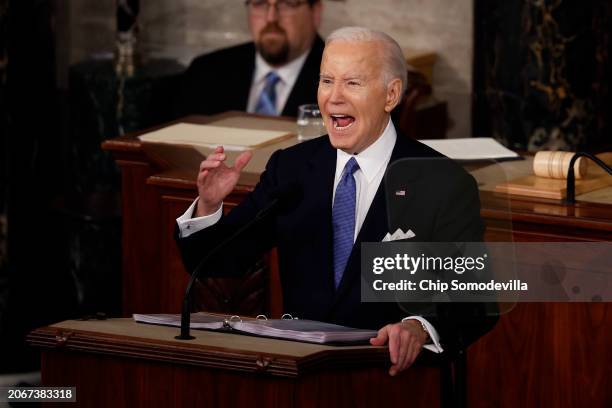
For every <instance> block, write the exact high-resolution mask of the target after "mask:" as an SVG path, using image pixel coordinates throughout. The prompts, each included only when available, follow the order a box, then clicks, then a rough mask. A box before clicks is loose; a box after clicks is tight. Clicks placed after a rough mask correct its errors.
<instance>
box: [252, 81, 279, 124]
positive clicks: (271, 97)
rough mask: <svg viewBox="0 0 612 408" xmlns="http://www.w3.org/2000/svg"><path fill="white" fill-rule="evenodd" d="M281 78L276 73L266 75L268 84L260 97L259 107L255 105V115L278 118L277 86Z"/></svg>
mask: <svg viewBox="0 0 612 408" xmlns="http://www.w3.org/2000/svg"><path fill="white" fill-rule="evenodd" d="M279 80H280V77H279V76H278V75H277V74H276V72H274V71H270V72H268V74H267V75H266V83H265V85H264V88H263V89H262V91H261V94H260V95H259V99H258V100H257V105H255V113H259V114H261V115H270V116H276V115H278V114H277V113H276V84H277V82H278V81H279Z"/></svg>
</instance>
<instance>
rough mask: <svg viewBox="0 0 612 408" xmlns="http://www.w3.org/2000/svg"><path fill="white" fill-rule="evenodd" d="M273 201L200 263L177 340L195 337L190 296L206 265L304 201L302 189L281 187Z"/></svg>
mask: <svg viewBox="0 0 612 408" xmlns="http://www.w3.org/2000/svg"><path fill="white" fill-rule="evenodd" d="M270 196H271V197H272V200H270V202H269V203H268V204H267V205H266V206H265V207H264V208H262V209H261V210H259V211H258V212H257V214H256V215H255V218H253V219H252V220H250V221H249V222H247V223H246V224H244V225H243V226H242V227H240V228H239V229H238V230H237V231H236V232H234V233H233V234H232V235H230V236H229V237H227V238H226V239H225V240H223V241H222V242H221V243H220V244H219V245H217V246H216V247H214V248H213V249H212V250H211V251H210V252H209V253H208V254H207V255H206V256H204V258H202V260H201V261H200V262H199V263H198V265H197V266H196V267H195V269H194V270H193V273H192V274H191V279H189V283H188V284H187V288H186V289H185V296H184V297H183V308H182V311H181V334H180V335H178V336H176V337H175V339H177V340H192V339H195V337H193V336H191V335H190V334H189V329H190V327H189V326H190V321H191V314H190V313H189V312H190V310H189V309H190V307H189V306H190V302H189V300H190V298H191V297H190V295H191V290H192V288H193V285H194V284H195V281H196V280H197V279H198V277H199V276H200V273H201V272H202V270H203V269H204V265H205V264H206V263H207V262H208V261H209V260H210V259H211V258H212V257H213V256H216V255H217V254H219V253H220V252H221V251H223V250H224V249H225V248H226V247H227V246H228V245H229V244H230V243H232V242H233V241H235V240H236V238H238V237H240V236H241V235H242V234H244V233H245V232H246V231H247V230H249V229H251V228H252V227H253V226H254V225H256V224H257V223H258V222H259V221H261V220H263V219H265V218H267V217H269V216H270V215H272V214H277V213H283V212H286V211H289V210H291V209H292V208H294V207H295V206H296V205H297V204H298V203H299V202H300V200H301V199H302V189H301V187H300V186H299V184H297V183H290V184H287V185H284V186H281V187H279V188H277V189H275V190H273V191H272V192H271V193H270Z"/></svg>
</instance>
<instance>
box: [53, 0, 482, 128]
mask: <svg viewBox="0 0 612 408" xmlns="http://www.w3.org/2000/svg"><path fill="white" fill-rule="evenodd" d="M64 1H69V2H70V3H71V4H72V5H71V10H72V13H73V14H72V15H73V20H72V22H71V27H72V29H71V31H72V33H73V36H72V43H73V45H72V46H71V49H73V51H72V54H71V55H70V58H69V60H70V61H72V62H75V61H77V60H79V59H81V58H83V57H85V55H84V54H85V53H86V52H100V51H112V49H113V44H112V30H109V27H113V18H114V15H113V10H112V6H113V4H114V0H97V1H96V0H64ZM323 3H324V17H323V23H322V27H321V34H322V35H323V36H325V35H327V34H329V33H330V32H331V31H333V30H334V29H336V28H338V27H342V26H346V25H364V26H369V27H372V28H376V29H380V30H384V31H386V32H388V33H389V34H390V35H392V36H393V37H394V38H395V39H396V40H397V41H398V42H399V43H400V45H401V46H402V47H407V48H413V49H426V50H432V51H435V52H436V53H437V54H438V61H437V63H436V65H435V68H434V90H435V93H436V95H437V96H438V97H439V98H440V99H444V100H447V101H448V102H449V110H450V116H451V120H452V123H453V124H452V128H451V129H450V130H449V137H469V136H471V124H470V117H471V90H472V53H473V40H472V38H473V29H472V26H473V0H455V1H452V2H451V1H447V0H378V1H376V2H372V1H370V0H344V1H328V0H325V1H324V2H323ZM77 15H82V16H84V18H75V17H77ZM139 23H140V27H141V33H140V49H141V50H142V51H143V53H144V54H145V55H149V56H163V57H172V58H176V59H178V60H179V61H181V62H182V63H184V64H188V63H189V61H190V60H191V59H192V58H193V57H194V56H195V55H198V54H201V53H204V52H207V51H210V50H213V49H217V48H222V47H225V46H229V45H233V44H237V43H240V42H243V41H247V40H249V38H250V36H249V33H248V30H247V26H246V10H245V7H244V5H243V1H242V0H146V1H144V0H143V1H142V2H141V15H140V17H139ZM84 33H91V34H88V35H84Z"/></svg>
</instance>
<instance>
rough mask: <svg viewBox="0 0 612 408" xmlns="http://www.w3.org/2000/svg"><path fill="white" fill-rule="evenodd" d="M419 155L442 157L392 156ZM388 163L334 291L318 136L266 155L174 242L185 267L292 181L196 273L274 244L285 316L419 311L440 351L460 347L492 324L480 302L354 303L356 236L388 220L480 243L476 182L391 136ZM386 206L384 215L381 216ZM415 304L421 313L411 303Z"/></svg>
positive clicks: (240, 261) (349, 318)
mask: <svg viewBox="0 0 612 408" xmlns="http://www.w3.org/2000/svg"><path fill="white" fill-rule="evenodd" d="M428 157H435V158H439V159H440V162H441V163H442V164H441V167H440V166H438V165H436V167H437V168H438V170H440V169H441V170H442V171H431V169H428V168H427V166H425V167H424V166H422V165H420V164H418V163H419V162H418V161H415V162H414V163H416V164H411V163H412V162H410V161H402V160H401V159H403V158H428ZM389 166H400V167H403V168H402V170H401V171H400V172H399V173H398V172H393V173H387V176H386V180H383V182H381V185H380V187H379V189H378V191H377V193H376V195H375V197H374V200H373V202H372V204H371V206H370V209H369V211H368V213H367V216H366V218H365V221H364V223H363V225H362V227H361V230H360V232H359V235H358V237H357V240H356V243H355V245H354V247H353V251H352V253H351V255H350V257H349V260H348V263H347V267H346V270H345V272H344V275H343V278H342V281H341V283H340V286H339V288H338V289H337V290H336V289H334V284H333V266H332V265H333V263H332V260H333V244H332V222H331V214H332V211H331V208H332V190H333V184H334V174H335V168H336V150H335V149H334V148H333V147H332V145H331V144H330V141H329V138H328V137H327V136H323V137H320V138H317V139H314V140H312V141H309V142H305V143H301V144H299V145H296V146H293V147H291V148H288V149H286V150H279V151H277V152H275V153H274V154H273V155H272V157H271V158H270V160H269V162H268V164H267V166H266V170H265V172H264V173H263V174H262V176H261V180H260V182H259V184H258V185H257V186H256V187H255V190H254V191H253V192H252V193H250V194H249V195H248V196H247V198H246V199H245V200H244V201H243V202H242V203H241V204H240V205H239V206H237V207H236V208H234V209H233V210H232V211H231V212H230V213H229V214H228V215H227V216H224V217H223V218H222V219H221V221H219V223H217V224H215V225H214V226H211V227H209V228H207V229H205V230H202V231H199V232H197V233H195V234H193V235H191V236H189V237H187V238H183V239H178V244H179V247H180V249H181V252H182V255H183V259H184V262H185V264H186V267H187V269H188V270H190V271H192V270H193V269H194V268H195V266H196V265H197V263H198V261H199V260H200V259H201V258H202V257H203V255H204V254H205V253H206V250H207V249H208V250H210V249H211V248H213V247H214V246H215V244H216V243H218V242H220V239H221V238H222V237H226V236H228V235H229V234H231V233H232V232H233V231H235V230H236V229H237V228H238V227H239V226H241V225H243V224H244V223H246V222H247V221H249V220H251V219H253V218H254V216H255V214H257V212H258V211H259V210H260V209H261V208H263V207H264V206H265V205H266V204H267V203H269V201H270V200H271V197H270V193H271V192H272V191H274V190H275V189H276V188H277V187H278V186H283V185H287V184H290V183H297V184H298V185H299V186H301V189H302V191H303V198H302V199H301V200H300V201H299V203H298V204H297V205H295V206H294V207H293V208H291V209H288V210H286V211H284V212H283V213H281V214H279V215H277V216H274V217H270V218H268V219H266V220H264V221H262V222H261V223H260V224H258V226H257V227H255V228H253V229H252V230H251V231H250V232H249V233H247V234H246V235H245V236H244V238H243V239H241V240H240V241H239V242H237V243H236V245H235V246H233V247H231V248H229V249H228V250H227V252H226V253H225V254H224V255H223V256H221V257H220V259H222V261H219V262H218V263H216V264H214V265H213V264H211V265H209V267H207V269H206V272H207V273H212V274H213V275H226V276H227V275H230V274H239V273H240V271H241V270H244V268H245V267H246V266H247V265H248V263H249V262H251V260H252V259H254V258H255V257H256V256H258V255H260V254H261V253H262V252H263V251H265V250H268V249H270V248H272V247H274V246H277V247H278V256H279V266H280V273H281V283H282V288H283V301H284V312H285V313H291V314H292V315H293V316H298V317H300V318H307V319H314V320H322V321H328V322H331V323H337V324H342V325H347V326H352V327H362V328H370V329H379V328H381V327H382V326H384V325H385V324H388V323H395V322H398V321H400V320H401V318H403V317H406V316H409V315H411V314H420V315H424V316H425V317H426V318H427V319H428V320H429V321H430V322H431V323H432V324H433V325H434V327H436V329H437V330H438V332H439V334H440V337H441V340H442V342H443V345H444V347H445V348H446V349H447V350H448V351H449V353H445V354H447V355H448V354H451V353H452V352H453V351H454V350H458V349H460V348H463V347H465V346H467V345H468V344H469V343H471V342H472V341H473V340H474V339H476V338H477V337H478V336H480V335H482V334H483V333H484V332H486V331H487V330H489V329H490V328H491V327H492V325H493V324H494V323H495V321H496V319H495V318H492V319H490V318H486V317H484V316H483V309H482V308H483V306H484V305H480V304H478V305H476V304H463V305H458V304H433V305H432V304H421V305H420V306H419V305H414V304H412V305H408V306H406V305H398V304H395V303H362V302H361V298H360V295H361V292H360V279H359V276H360V257H361V247H360V243H361V242H368V241H369V242H380V241H381V240H382V239H383V237H384V236H385V235H386V234H387V232H394V231H395V230H396V229H397V228H398V227H401V228H402V229H403V230H404V231H406V230H407V229H411V230H412V231H413V232H414V233H415V234H416V237H415V239H416V240H417V241H419V242H435V241H442V242H471V241H480V240H482V235H483V230H484V227H483V222H482V220H481V218H480V203H479V196H478V189H477V186H476V183H475V181H474V179H473V178H472V177H471V176H470V175H468V174H467V173H466V172H465V171H464V170H463V169H462V168H461V167H460V166H458V165H457V164H456V163H455V162H453V161H451V160H449V159H445V158H444V157H442V156H441V155H440V154H439V153H437V152H435V151H434V150H432V149H430V148H428V147H427V146H425V145H423V144H421V143H419V142H417V141H415V140H413V139H409V138H407V137H405V136H403V135H401V134H398V138H397V142H396V145H395V147H394V149H393V153H392V156H391V162H390V165H389ZM406 171H407V172H408V174H406ZM390 174H391V175H390ZM400 189H401V190H404V191H405V192H406V194H405V195H404V196H396V195H395V194H393V193H392V192H395V191H397V190H400ZM387 192H391V194H387ZM396 200H397V201H396ZM388 208H392V209H393V211H392V212H393V214H388V211H387V209H388ZM237 254H240V255H237ZM423 306H425V307H426V308H428V310H426V311H425V312H423V310H420V309H422V308H423Z"/></svg>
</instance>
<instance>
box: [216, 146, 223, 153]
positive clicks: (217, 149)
mask: <svg viewBox="0 0 612 408" xmlns="http://www.w3.org/2000/svg"><path fill="white" fill-rule="evenodd" d="M224 150H225V149H224V148H223V146H217V147H215V153H223V152H224Z"/></svg>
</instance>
